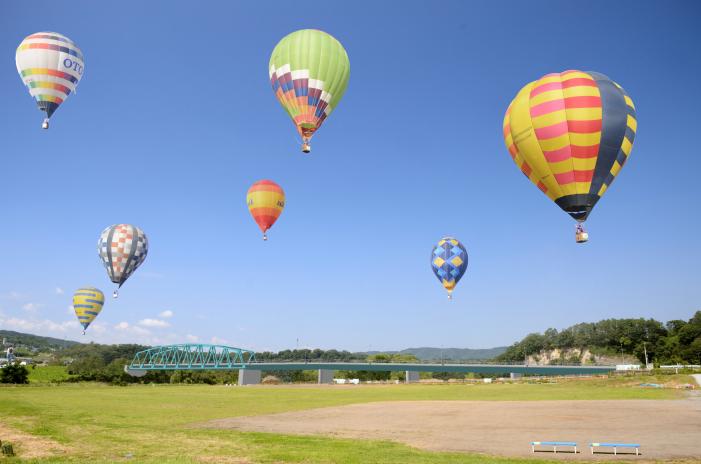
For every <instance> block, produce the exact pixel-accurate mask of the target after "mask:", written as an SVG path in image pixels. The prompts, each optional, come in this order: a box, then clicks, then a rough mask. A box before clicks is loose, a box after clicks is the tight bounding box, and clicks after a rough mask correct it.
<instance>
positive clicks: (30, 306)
mask: <svg viewBox="0 0 701 464" xmlns="http://www.w3.org/2000/svg"><path fill="white" fill-rule="evenodd" d="M42 306H44V305H43V304H39V303H27V304H24V305H22V309H24V310H25V311H29V312H34V311H36V310H37V309H39V308H41V307H42Z"/></svg>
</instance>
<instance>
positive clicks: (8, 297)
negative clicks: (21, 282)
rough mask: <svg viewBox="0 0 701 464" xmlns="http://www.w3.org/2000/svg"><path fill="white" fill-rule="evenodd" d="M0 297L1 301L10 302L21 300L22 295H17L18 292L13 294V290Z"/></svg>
mask: <svg viewBox="0 0 701 464" xmlns="http://www.w3.org/2000/svg"><path fill="white" fill-rule="evenodd" d="M0 296H1V297H2V298H3V299H6V300H11V301H17V300H21V299H22V298H24V295H22V294H21V293H19V292H15V291H14V290H13V291H11V292H9V293H3V294H2V295H0Z"/></svg>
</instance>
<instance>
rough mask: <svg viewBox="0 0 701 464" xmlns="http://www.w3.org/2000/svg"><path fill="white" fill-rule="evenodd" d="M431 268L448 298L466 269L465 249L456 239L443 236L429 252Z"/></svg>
mask: <svg viewBox="0 0 701 464" xmlns="http://www.w3.org/2000/svg"><path fill="white" fill-rule="evenodd" d="M431 268H432V269H433V273H434V274H435V275H436V277H438V280H439V281H440V282H441V284H442V285H443V288H445V289H446V290H447V291H448V298H449V299H450V298H452V293H453V290H454V289H455V286H456V285H457V284H458V282H459V281H460V279H461V278H462V276H463V274H465V271H466V270H467V250H466V249H465V247H464V246H463V244H462V243H460V241H459V240H458V239H456V238H453V237H443V238H442V239H441V240H440V241H439V242H438V244H437V245H436V246H435V247H433V251H432V252H431Z"/></svg>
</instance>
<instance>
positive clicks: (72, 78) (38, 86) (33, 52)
mask: <svg viewBox="0 0 701 464" xmlns="http://www.w3.org/2000/svg"><path fill="white" fill-rule="evenodd" d="M15 63H16V64H17V72H18V73H19V75H20V77H21V78H22V82H24V85H26V86H27V87H28V88H29V93H30V94H31V95H32V97H34V100H36V102H37V106H38V107H39V109H40V110H41V111H44V112H45V113H46V118H45V119H44V122H43V123H42V125H41V127H43V128H44V129H48V128H49V118H51V115H52V114H54V112H55V111H56V110H57V109H58V107H59V105H61V103H63V102H64V101H65V100H66V98H68V96H69V95H70V94H71V93H73V92H75V88H76V86H77V85H78V82H80V78H81V77H82V76H83V71H84V70H85V63H84V62H83V52H81V51H80V48H78V46H77V45H76V44H75V43H73V41H72V40H71V39H69V38H68V37H66V36H65V35H61V34H59V33H57V32H37V33H36V34H32V35H30V36H27V37H26V38H25V39H24V40H23V41H22V43H20V44H19V47H17V52H16V54H15Z"/></svg>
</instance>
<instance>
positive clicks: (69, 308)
mask: <svg viewBox="0 0 701 464" xmlns="http://www.w3.org/2000/svg"><path fill="white" fill-rule="evenodd" d="M66 314H70V315H74V314H75V309H74V308H73V305H68V309H67V310H66Z"/></svg>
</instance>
